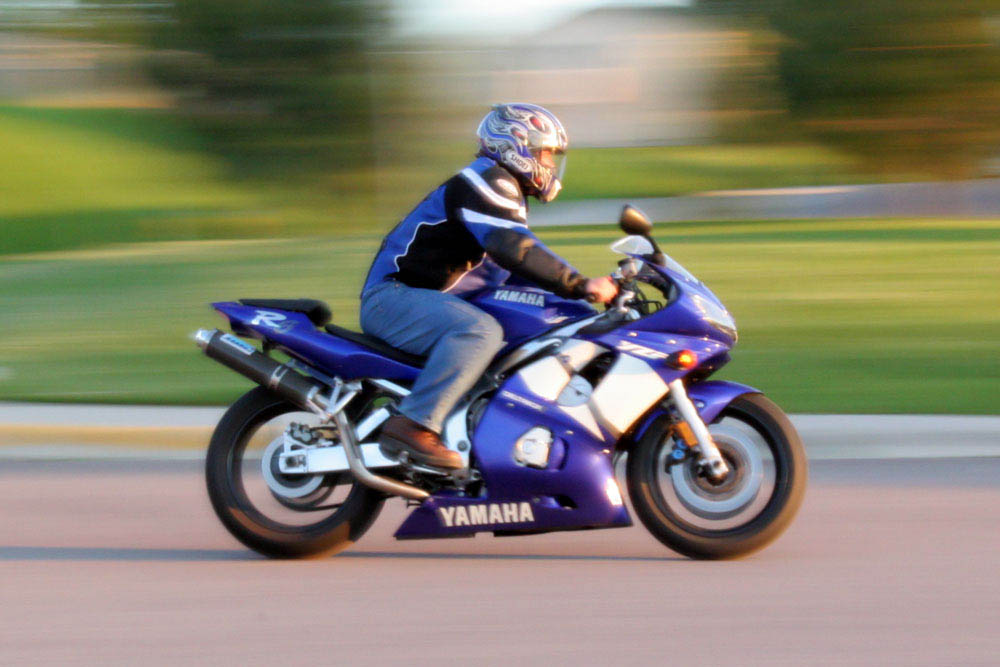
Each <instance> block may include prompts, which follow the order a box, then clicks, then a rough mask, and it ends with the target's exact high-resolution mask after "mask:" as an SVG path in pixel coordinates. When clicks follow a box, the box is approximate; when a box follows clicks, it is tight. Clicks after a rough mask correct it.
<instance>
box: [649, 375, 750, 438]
mask: <svg viewBox="0 0 1000 667" xmlns="http://www.w3.org/2000/svg"><path fill="white" fill-rule="evenodd" d="M687 392H688V398H690V399H691V402H692V403H694V407H695V408H697V409H698V414H699V415H700V416H701V419H702V421H704V422H705V423H706V424H711V423H712V422H713V421H715V420H716V419H717V418H718V416H719V414H721V413H722V411H723V410H725V409H726V406H727V405H729V404H730V403H732V402H733V401H734V400H736V399H737V398H739V397H740V396H742V395H744V394H759V393H761V392H760V390H759V389H754V388H753V387H751V386H749V385H745V384H740V383H738V382H729V381H727V380H709V381H707V382H697V383H695V384H692V385H690V386H689V387H688V388H687ZM666 412H667V411H666V410H664V409H663V408H662V407H660V406H657V407H655V408H653V409H652V410H650V411H649V413H647V414H646V416H645V417H643V418H642V420H641V421H640V423H639V426H638V428H636V429H635V431H634V432H633V434H632V440H633V442H638V440H639V439H640V438H641V437H642V436H643V435H644V434H645V433H646V429H648V428H649V427H650V425H652V424H653V422H655V421H656V420H657V419H658V418H659V417H661V416H662V415H665V414H666Z"/></svg>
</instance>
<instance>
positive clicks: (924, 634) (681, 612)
mask: <svg viewBox="0 0 1000 667" xmlns="http://www.w3.org/2000/svg"><path fill="white" fill-rule="evenodd" d="M811 474H812V479H811V486H810V489H809V492H808V495H807V497H806V501H805V504H804V506H803V509H802V512H801V513H800V515H799V517H798V519H797V521H796V522H795V524H794V525H793V526H792V528H791V529H790V530H789V531H788V533H786V534H785V535H784V536H783V537H782V538H781V539H780V540H779V541H778V542H776V543H775V544H773V545H772V546H771V547H769V548H768V549H767V550H765V551H763V552H761V553H759V554H756V555H754V556H752V557H750V558H748V559H745V560H741V561H732V562H695V561H689V560H685V559H681V558H678V557H675V556H674V555H673V554H671V553H670V552H669V551H667V550H666V549H665V548H663V547H661V546H660V545H659V543H657V542H655V541H654V540H653V539H652V538H650V537H649V536H648V535H647V534H646V533H645V531H644V530H643V529H642V528H641V527H633V528H629V529H617V530H606V531H590V532H581V533H562V534H549V535H540V536H533V537H521V538H493V537H489V536H480V537H477V538H475V539H459V540H445V541H420V542H396V541H394V540H393V539H392V538H391V533H392V531H393V530H394V529H395V528H396V526H397V525H398V523H399V521H400V519H401V517H402V512H403V508H402V505H401V503H400V502H399V501H394V502H392V503H389V504H388V505H387V507H386V510H385V511H384V512H383V513H382V516H381V517H380V519H379V520H378V522H377V523H376V524H375V526H374V528H373V529H372V530H371V531H370V532H369V533H368V535H366V536H365V537H364V538H363V539H362V540H361V542H360V543H359V544H357V545H355V546H354V547H353V548H352V549H351V550H350V551H348V552H345V554H342V555H340V556H337V557H334V558H327V559H322V560H314V561H300V562H277V561H267V560H263V559H261V558H259V557H257V556H255V555H253V554H252V553H250V552H248V551H246V550H245V549H243V548H242V547H241V546H240V545H238V544H237V543H236V542H235V541H234V540H233V539H231V538H230V537H229V536H228V535H227V533H225V531H224V530H223V528H222V527H221V525H220V524H219V523H218V522H217V521H216V519H215V517H214V516H213V515H212V513H211V510H210V507H209V505H208V500H207V498H206V496H205V492H204V489H203V482H202V478H201V474H200V470H199V468H198V464H197V463H195V462H155V463H151V462H147V463H138V462H126V461H81V462H55V461H33V462H17V461H9V460H8V461H0V508H2V510H0V664H4V665H14V664H18V665H20V664H48V663H51V664H60V665H64V664H74V663H85V664H95V663H98V662H100V663H105V664H139V663H142V664H145V665H158V664H225V665H230V664H231V665H237V664H238V665H249V664H260V665H291V664H294V665H298V664H303V665H305V664H308V665H321V664H375V663H379V664H399V663H409V664H431V663H435V664H465V665H482V664H490V665H492V664H543V663H544V664H574V665H576V664H599V665H612V664H613V665H618V664H651V663H654V662H656V663H661V664H675V665H693V664H704V665H723V664H726V665H748V664H788V665H816V664H880V665H881V664H907V665H914V664H920V665H945V664H950V665H958V664H960V665H977V664H982V665H987V664H989V665H996V664H998V662H1000V568H998V565H997V562H998V556H1000V549H998V546H1000V530H998V528H1000V458H977V459H922V460H915V459H897V460H891V461H888V460H864V461H849V460H841V461H820V462H818V463H813V464H812V466H811Z"/></svg>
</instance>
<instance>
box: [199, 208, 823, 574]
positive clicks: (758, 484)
mask: <svg viewBox="0 0 1000 667" xmlns="http://www.w3.org/2000/svg"><path fill="white" fill-rule="evenodd" d="M620 226H621V228H622V229H623V230H624V231H625V233H626V234H628V236H626V237H625V238H623V239H621V240H620V241H618V242H616V243H614V244H613V245H612V246H611V248H612V250H614V251H616V252H618V253H620V254H622V255H624V258H623V259H622V260H621V261H620V262H619V264H618V270H617V271H616V273H615V278H616V279H617V281H618V284H619V288H620V292H619V296H618V298H617V299H616V301H615V302H614V304H613V305H612V306H609V307H608V309H607V310H605V311H604V312H597V311H595V310H594V308H593V307H592V306H590V305H589V304H587V303H584V302H581V301H573V300H568V299H563V298H560V297H558V296H556V295H554V294H551V293H549V292H545V291H542V290H540V289H537V288H534V287H528V286H519V285H517V286H515V285H510V286H503V287H500V288H497V287H496V286H493V287H490V288H484V289H482V290H480V291H478V292H475V293H473V294H471V295H470V296H469V297H467V298H468V300H469V301H470V302H472V303H474V304H476V306H478V307H479V308H482V309H483V310H485V311H486V312H488V313H490V314H491V315H493V316H494V317H495V318H496V319H497V321H499V322H500V324H501V325H502V326H503V328H504V331H505V340H506V341H507V346H506V347H505V348H504V350H502V351H501V353H500V354H499V355H498V356H497V358H496V359H494V361H493V363H492V364H491V366H490V368H489V369H488V370H487V372H486V373H485V374H484V375H483V377H482V378H481V379H480V380H479V382H478V384H477V385H476V386H475V387H474V388H473V389H472V390H471V391H470V392H469V393H468V394H467V395H466V396H465V397H464V398H463V399H462V401H461V402H460V403H459V405H458V407H457V408H456V409H455V410H454V412H453V413H452V414H451V415H450V416H449V417H448V419H447V421H446V424H445V429H444V433H443V434H442V439H443V440H444V441H445V443H446V445H447V446H448V447H449V448H451V449H453V450H455V451H457V452H459V453H460V454H461V456H462V458H463V461H464V462H465V464H466V465H465V467H464V468H462V469H460V470H457V471H455V470H447V471H446V470H439V469H435V468H430V467H425V466H421V465H416V464H414V463H413V462H412V461H407V460H405V459H404V460H401V461H400V460H395V459H391V458H387V457H386V456H384V455H383V454H382V452H381V451H380V449H379V447H378V444H377V440H378V434H379V429H380V428H381V425H382V424H383V423H384V422H385V420H386V419H388V417H389V416H391V415H392V414H393V410H394V408H395V405H396V404H397V403H398V401H399V400H400V398H401V397H403V396H406V394H407V393H408V387H409V386H410V385H411V384H412V382H413V380H414V379H415V378H416V376H417V373H418V372H419V369H420V367H421V366H422V363H423V359H422V358H420V357H416V356H413V355H409V354H406V353H403V352H400V351H398V350H395V349H393V348H391V347H389V346H387V345H385V344H384V343H382V342H380V341H379V340H377V339H374V338H371V337H369V336H366V335H364V334H361V333H357V332H354V331H350V330H347V329H343V328H340V327H337V326H335V325H332V324H328V322H329V320H330V310H329V308H327V306H326V305H325V304H324V303H322V302H320V301H315V300H312V299H242V300H240V301H238V302H222V303H215V304H213V307H214V308H215V309H216V310H218V311H219V312H220V313H221V314H222V315H223V316H224V317H225V318H226V319H227V320H228V321H229V325H230V328H231V329H232V333H225V332H223V331H220V330H218V329H202V330H200V331H198V332H197V333H196V334H195V339H196V341H197V342H198V344H199V346H200V347H201V348H202V349H203V350H204V351H205V353H206V354H207V355H208V356H209V357H211V358H212V359H215V360H216V361H219V362H220V363H222V364H224V365H226V366H228V367H229V368H231V369H233V370H235V371H237V372H239V373H241V374H243V375H245V376H246V377H248V378H250V379H251V380H253V381H254V382H255V383H257V384H258V385H259V386H258V387H256V388H254V389H253V390H251V391H249V392H248V393H247V394H245V395H244V396H243V397H242V398H240V399H239V400H238V401H236V403H234V404H233V405H232V406H231V407H230V408H229V410H228V411H227V412H226V414H225V416H224V417H223V418H222V420H221V421H220V422H219V425H218V427H217V428H216V430H215V433H214V434H213V436H212V440H211V444H210V445H209V449H208V456H207V461H206V473H207V483H208V492H209V496H210V498H211V501H212V505H213V507H214V508H215V511H216V513H217V514H218V516H219V518H220V519H221V520H222V523H223V524H224V525H225V526H226V528H227V529H228V530H229V531H230V532H231V533H232V534H233V535H234V536H235V537H236V538H237V539H239V540H240V541H241V542H242V543H243V544H245V545H247V546H248V547H250V548H251V549H254V550H256V551H258V552H260V553H262V554H265V555H268V556H272V557H277V558H289V557H303V556H312V555H316V554H319V553H329V552H335V551H339V550H341V549H344V548H346V547H347V546H349V545H350V544H352V543H353V542H354V541H356V540H357V539H358V538H360V537H361V535H362V534H363V533H364V532H365V530H366V529H367V528H368V527H369V526H370V525H371V524H372V522H373V521H374V520H375V518H376V516H377V515H378V513H379V510H380V509H381V506H382V503H383V502H384V501H385V500H386V499H387V498H389V497H392V496H400V497H402V498H404V499H405V500H406V502H407V503H408V504H409V505H412V506H413V510H412V511H411V512H410V513H409V515H408V516H407V518H406V519H405V521H404V522H403V524H402V525H401V526H400V527H399V529H398V530H397V531H396V537H397V538H400V539H411V538H434V537H457V536H471V535H473V534H474V533H477V532H481V531H489V532H492V533H493V534H494V535H525V534H533V533H542V532H548V531H554V530H579V529H585V528H614V527H619V526H629V525H631V524H632V521H631V519H630V516H629V511H628V509H627V507H626V504H625V499H624V497H623V494H622V491H621V488H620V486H619V482H618V480H619V478H620V477H622V476H623V477H624V479H625V480H626V482H627V488H628V497H629V499H630V500H631V504H632V507H633V508H634V511H635V512H636V514H638V515H639V519H640V520H641V521H642V523H643V524H644V525H645V526H646V528H647V529H648V530H649V531H650V532H651V533H652V534H653V535H654V536H656V537H657V538H658V539H659V540H660V541H661V542H663V543H664V544H665V545H667V546H668V547H670V548H671V549H673V550H675V551H677V552H680V553H682V554H685V555H687V556H690V557H693V558H733V557H737V556H742V555H745V554H748V553H751V552H753V551H755V550H757V549H760V548H762V547H764V546H765V545H767V544H768V543H770V542H771V541H772V540H774V539H775V538H777V537H778V535H780V534H781V533H782V531H784V530H785V528H787V527H788V525H789V523H790V522H791V521H792V519H793V517H794V516H795V513H796V512H797V511H798V508H799V505H800V504H801V503H802V498H803V495H804V493H805V487H806V478H807V464H806V458H805V454H804V452H803V447H802V443H801V441H800V439H799V436H798V434H797V433H796V431H795V429H794V427H793V426H792V424H791V423H790V422H789V420H788V418H787V417H786V416H785V415H784V413H783V412H782V411H781V409H780V408H778V406H776V405H775V404H774V403H772V402H771V401H770V400H768V399H767V398H765V397H764V395H763V394H761V393H760V392H759V391H758V390H756V389H753V388H752V387H748V386H745V385H741V384H736V383H733V382H723V381H712V380H708V379H707V378H708V377H709V376H710V375H711V374H712V373H713V372H715V371H716V370H717V369H719V368H720V367H721V366H722V365H724V364H725V363H726V362H727V361H728V360H729V350H730V349H731V348H732V346H733V345H734V344H735V343H736V327H735V324H734V322H733V319H732V317H730V315H729V313H728V312H727V311H726V309H725V307H724V306H723V305H722V303H721V302H720V301H719V300H718V299H717V298H716V297H715V295H714V294H712V292H711V291H709V289H708V288H707V287H706V286H705V285H703V284H702V283H701V282H700V281H699V280H698V279H697V278H695V277H694V276H693V275H691V274H690V273H689V272H688V271H687V270H685V269H684V267H682V266H681V265H680V264H678V263H677V262H675V261H674V260H673V259H671V258H670V257H668V256H667V255H665V254H663V253H662V252H660V250H659V248H658V247H657V245H656V242H655V241H654V240H653V239H652V237H651V236H650V233H651V231H652V225H651V224H650V222H649V221H648V219H646V217H645V216H644V215H643V214H642V213H641V212H639V211H638V210H637V209H635V208H633V207H631V206H626V207H625V209H624V210H623V211H622V216H621V220H620ZM247 338H249V339H255V340H257V341H259V342H260V347H259V348H258V347H257V346H255V345H253V344H251V343H250V342H248V341H247V340H245V339H247ZM619 463H620V464H621V467H619ZM616 469H617V470H619V471H620V472H623V475H616Z"/></svg>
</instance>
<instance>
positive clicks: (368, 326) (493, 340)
mask: <svg viewBox="0 0 1000 667" xmlns="http://www.w3.org/2000/svg"><path fill="white" fill-rule="evenodd" d="M361 328H362V329H363V330H364V332H365V333H366V334H368V335H370V336H375V337H376V338H380V339H382V340H384V341H385V342H386V343H388V344H389V345H392V346H393V347H395V348H397V349H400V350H403V351H404V352H409V353H410V354H421V355H428V358H427V365H426V366H424V370H423V371H421V373H420V375H419V377H417V381H416V382H414V383H413V389H412V390H411V392H410V395H409V396H407V397H406V398H404V399H403V401H402V402H401V403H400V404H399V411H400V412H401V413H402V414H403V415H405V416H406V417H409V418H410V419H412V420H413V421H415V422H417V423H419V424H422V425H423V426H424V427H426V428H429V429H430V430H432V431H434V432H435V433H441V429H442V427H443V424H444V420H445V417H447V416H448V413H449V412H451V410H452V409H453V408H454V407H455V405H456V404H457V403H458V401H459V400H461V398H462V396H463V395H464V394H465V393H466V392H467V391H469V389H471V388H472V386H473V385H474V384H475V383H476V381H477V380H478V379H479V378H480V376H481V375H482V374H483V371H485V370H486V367H487V366H489V365H490V362H491V361H492V360H493V357H494V356H496V354H497V352H499V351H500V349H501V348H502V347H503V329H502V328H501V327H500V324H499V323H498V322H497V321H496V320H495V319H493V318H492V317H491V316H490V315H489V314H487V313H485V312H483V311H482V310H480V309H478V308H476V307H475V306H473V305H472V304H470V303H467V302H465V301H462V300H461V299H459V298H458V297H456V296H453V295H451V294H446V293H444V292H438V291H437V290H430V289H420V288H416V287H408V286H406V285H404V284H402V283H400V282H397V281H395V280H389V281H386V282H384V283H381V284H379V285H376V286H375V287H372V288H371V289H369V290H368V291H366V292H365V293H364V294H362V295H361Z"/></svg>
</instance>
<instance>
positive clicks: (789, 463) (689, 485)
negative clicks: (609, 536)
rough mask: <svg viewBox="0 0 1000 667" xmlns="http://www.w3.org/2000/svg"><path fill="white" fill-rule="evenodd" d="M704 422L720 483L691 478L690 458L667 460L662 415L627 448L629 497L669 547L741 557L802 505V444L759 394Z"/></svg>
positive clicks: (689, 553)
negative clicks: (719, 457)
mask: <svg viewBox="0 0 1000 667" xmlns="http://www.w3.org/2000/svg"><path fill="white" fill-rule="evenodd" d="M708 426H709V431H710V432H712V436H713V439H715V440H716V444H717V445H719V448H720V451H721V452H722V453H723V456H724V458H726V460H727V463H728V464H729V465H730V467H731V471H730V477H729V478H728V479H727V482H724V483H723V484H722V485H719V486H718V487H714V486H713V485H711V484H710V483H708V482H707V481H706V480H704V478H700V477H698V476H697V475H696V473H695V464H694V461H693V459H692V458H688V459H687V460H685V461H682V462H681V463H674V464H672V465H671V463H670V459H669V454H670V450H672V449H673V442H672V438H671V437H669V433H670V420H669V419H668V418H667V417H666V416H664V417H662V418H661V419H660V420H658V421H657V422H655V423H654V424H653V425H652V426H651V427H650V428H649V429H647V431H646V433H645V435H644V436H643V437H642V439H641V440H640V441H639V443H637V445H636V447H635V448H634V449H633V450H632V451H631V452H629V456H628V468H627V478H628V489H629V496H630V497H631V500H632V505H633V506H634V507H635V511H636V514H638V515H639V519H640V520H641V521H642V523H643V525H645V526H646V528H647V529H648V530H649V532H651V533H652V534H653V535H654V536H655V537H656V538H657V539H658V540H660V541H661V542H662V543H663V544H665V545H667V546H668V547H670V548H671V549H673V550H674V551H677V552H678V553H681V554H684V555H685V556H689V557H691V558H701V559H722V558H738V557H740V556H746V555H747V554H750V553H753V552H754V551H757V550H759V549H762V548H764V547H765V546H767V545H768V544H770V543H771V542H772V541H774V540H775V539H776V538H777V537H778V536H779V535H781V533H782V532H784V530H785V529H786V528H787V527H788V525H789V524H790V523H791V521H792V519H793V518H794V517H795V514H796V512H798V509H799V506H800V505H801V504H802V499H803V496H804V495H805V489H806V481H807V477H808V464H807V463H806V457H805V452H804V450H803V447H802V441H801V440H800V439H799V435H798V433H797V432H796V431H795V427H794V426H792V424H791V422H790V421H789V420H788V417H787V416H785V414H784V412H782V411H781V408H779V407H778V406H777V405H775V404H774V403H773V402H771V401H770V400H768V399H767V398H765V397H764V396H763V395H762V394H745V395H743V396H740V397H739V398H737V399H736V400H734V401H733V402H732V403H730V404H729V405H728V406H727V407H726V409H725V410H723V412H722V414H721V415H720V416H719V418H718V419H717V420H716V421H715V422H714V423H713V424H710V425H708ZM665 462H666V463H665ZM677 466H680V467H677ZM734 475H735V476H734ZM727 485H728V486H727Z"/></svg>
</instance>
